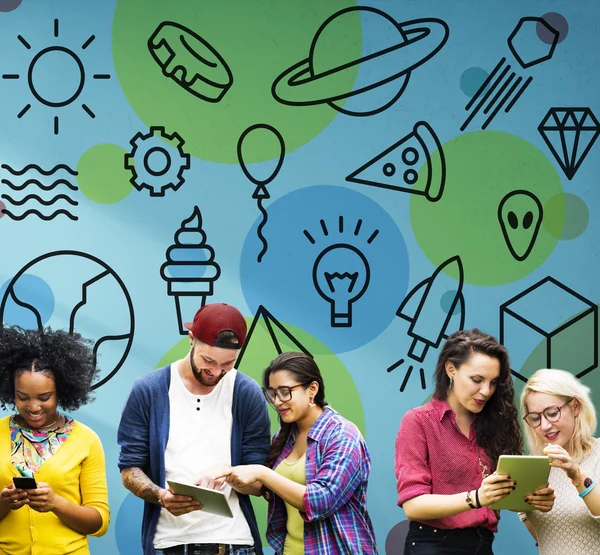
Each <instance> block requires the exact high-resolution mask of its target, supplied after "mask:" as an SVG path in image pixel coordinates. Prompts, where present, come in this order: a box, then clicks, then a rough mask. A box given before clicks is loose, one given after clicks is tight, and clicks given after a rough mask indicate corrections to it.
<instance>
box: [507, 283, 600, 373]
mask: <svg viewBox="0 0 600 555" xmlns="http://www.w3.org/2000/svg"><path fill="white" fill-rule="evenodd" d="M500 343H502V344H503V345H504V346H505V347H506V348H507V349H508V352H509V355H510V359H511V371H512V373H513V375H514V376H516V377H517V378H519V379H521V380H523V381H527V380H528V379H529V378H530V377H531V375H532V374H533V373H534V372H535V371H536V370H539V369H540V368H558V369H561V370H567V371H569V372H572V373H573V374H574V375H575V376H576V377H577V378H580V377H581V376H584V375H585V374H587V373H588V372H591V371H592V370H594V368H596V367H597V366H598V306H597V305H596V304H594V303H592V302H591V301H590V300H588V299H586V298H585V297H583V296H582V295H580V294H579V293H576V292H575V291H573V290H572V289H569V288H568V287H567V286H566V285H564V284H562V283H560V282H559V281H557V280H556V279H554V278H552V277H550V276H548V277H546V278H544V279H543V280H541V281H539V282H538V283H536V284H534V285H532V286H531V287H529V288H528V289H525V290H524V291H522V292H521V293H519V294H518V295H516V296H515V297H513V298H512V299H510V300H508V301H506V302H505V303H504V304H502V305H501V306H500Z"/></svg>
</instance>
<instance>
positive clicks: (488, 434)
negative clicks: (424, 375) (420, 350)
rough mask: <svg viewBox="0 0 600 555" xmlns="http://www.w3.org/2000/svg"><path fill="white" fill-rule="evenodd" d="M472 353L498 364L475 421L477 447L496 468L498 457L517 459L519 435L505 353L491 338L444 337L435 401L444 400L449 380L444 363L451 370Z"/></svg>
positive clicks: (473, 334)
mask: <svg viewBox="0 0 600 555" xmlns="http://www.w3.org/2000/svg"><path fill="white" fill-rule="evenodd" d="M473 353H481V354H484V355H487V356H489V357H492V358H495V359H497V360H498V362H499V363H500V375H499V376H498V385H497V387H496V391H494V394H493V395H492V396H491V397H490V399H489V400H488V402H487V403H486V404H485V406H484V407H483V409H482V411H481V412H480V413H479V415H478V416H477V419H476V420H475V432H476V438H477V444H478V445H479V446H480V447H481V448H482V449H483V450H484V451H485V452H486V454H487V456H488V457H489V458H490V459H491V460H492V461H493V462H494V464H497V462H498V457H499V456H500V455H521V454H522V453H523V435H522V433H521V426H520V425H519V421H518V411H517V407H516V406H515V391H514V388H513V381H512V377H511V375H510V362H509V359H508V351H507V350H506V348H505V347H504V345H501V344H500V343H498V341H497V340H496V338H495V337H492V336H491V335H488V334H487V333H484V332H482V331H480V330H478V329H476V328H474V329H471V330H466V331H457V332H456V333H453V334H452V335H450V336H449V337H448V339H447V340H446V343H445V344H444V347H443V348H442V351H441V353H440V356H439V358H438V362H437V366H436V368H435V392H434V394H433V396H434V397H435V398H436V399H446V398H447V396H448V389H449V387H450V378H449V377H448V374H447V373H446V362H451V363H452V364H454V367H455V368H457V369H458V368H460V366H461V365H462V364H463V363H465V362H466V361H467V360H468V359H469V357H470V356H471V355H472V354H473Z"/></svg>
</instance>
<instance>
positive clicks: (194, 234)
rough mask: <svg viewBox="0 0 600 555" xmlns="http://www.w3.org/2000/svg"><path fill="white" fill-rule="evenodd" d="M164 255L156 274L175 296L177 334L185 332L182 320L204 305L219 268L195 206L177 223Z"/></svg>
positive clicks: (217, 276) (168, 291) (198, 210)
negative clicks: (178, 224) (170, 243)
mask: <svg viewBox="0 0 600 555" xmlns="http://www.w3.org/2000/svg"><path fill="white" fill-rule="evenodd" d="M166 257H167V260H166V262H165V263H164V264H163V265H162V266H161V267H160V275H161V276H162V278H163V279H164V280H165V281H166V282H167V294H168V295H170V296H171V297H174V298H175V308H176V310H177V322H178V324H179V333H181V335H187V333H188V330H187V329H186V328H185V327H184V325H183V324H184V322H185V321H187V320H189V319H190V317H191V315H193V314H194V313H195V312H196V311H197V310H198V309H199V308H200V307H201V306H204V305H205V303H206V297H208V296H209V295H212V294H213V286H214V282H215V281H216V280H217V279H218V278H219V276H220V275H221V268H220V266H219V265H218V264H217V263H216V262H215V260H214V258H215V251H214V249H213V248H212V247H211V246H210V245H207V244H206V233H204V231H203V229H202V215H201V214H200V209H199V208H198V207H197V206H196V207H194V211H193V213H192V215H191V216H190V217H189V218H187V219H185V220H183V222H181V227H180V228H179V229H178V230H177V232H176V233H175V243H174V244H173V245H171V246H170V247H169V248H168V249H167V253H166Z"/></svg>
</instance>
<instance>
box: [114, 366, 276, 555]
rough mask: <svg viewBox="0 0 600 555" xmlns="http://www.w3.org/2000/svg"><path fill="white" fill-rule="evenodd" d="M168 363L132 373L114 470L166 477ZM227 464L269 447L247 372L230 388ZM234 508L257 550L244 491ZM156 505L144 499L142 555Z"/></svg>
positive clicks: (248, 460)
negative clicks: (134, 469)
mask: <svg viewBox="0 0 600 555" xmlns="http://www.w3.org/2000/svg"><path fill="white" fill-rule="evenodd" d="M170 383H171V365H169V366H165V367H164V368H161V369H160V370H156V371H155V372H151V373H149V374H146V375H145V376H142V377H141V378H138V379H137V380H136V381H135V383H134V384H133V387H132V389H131V392H130V394H129V398H128V399H127V401H126V403H125V408H124V409H123V414H122V416H121V422H120V423H119V429H118V432H117V442H118V443H119V445H120V446H121V452H120V454H119V470H123V469H124V468H132V467H138V468H141V469H142V470H144V472H145V473H146V474H147V475H148V476H149V478H150V479H151V480H152V481H153V482H154V483H155V484H164V483H165V479H166V470H165V450H166V448H167V441H168V439H169V422H170V412H169V385H170ZM232 415H233V426H232V431H231V464H232V465H233V466H237V465H240V464H263V462H264V460H265V458H266V457H267V454H268V452H269V448H270V445H271V440H270V422H269V414H268V412H267V405H266V403H265V400H264V397H263V395H262V391H261V389H260V387H259V385H258V384H257V383H256V382H255V381H254V380H253V379H252V378H249V377H248V376H245V375H244V374H242V373H240V372H238V373H237V376H236V379H235V385H234V388H233V407H232ZM239 499H240V507H241V509H242V512H243V513H244V516H245V517H246V520H247V522H248V525H249V526H250V531H251V532H252V537H253V538H254V546H255V549H256V553H257V555H262V553H263V552H262V544H261V540H260V534H259V531H258V525H257V523H256V517H255V516H254V510H253V508H252V504H251V502H250V498H249V497H248V496H247V495H239ZM159 514H160V507H159V506H158V505H155V504H153V503H147V502H145V503H144V517H143V520H142V547H143V550H144V555H154V553H155V550H154V545H153V543H152V541H153V539H154V532H155V531H156V524H157V522H158V516H159Z"/></svg>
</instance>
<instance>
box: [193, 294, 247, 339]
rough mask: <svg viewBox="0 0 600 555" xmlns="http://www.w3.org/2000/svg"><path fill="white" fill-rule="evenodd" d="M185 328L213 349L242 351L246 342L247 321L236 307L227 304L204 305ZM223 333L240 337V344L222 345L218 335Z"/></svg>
mask: <svg viewBox="0 0 600 555" xmlns="http://www.w3.org/2000/svg"><path fill="white" fill-rule="evenodd" d="M184 325H185V327H186V328H187V329H188V330H190V331H191V332H192V335H193V336H194V337H195V338H196V339H199V340H200V341H202V342H203V343H206V344H207V345H210V346H212V347H220V348H222V349H241V348H242V346H243V345H244V341H246V331H247V329H248V328H247V327H246V320H244V317H243V316H242V313H241V312H240V311H239V310H238V309H237V308H235V307H233V306H231V305H229V304H225V303H214V304H207V305H204V306H203V307H202V308H200V309H199V310H198V312H196V315H195V316H194V321H193V322H187V323H186V324H184ZM222 331H232V332H233V333H235V334H236V335H237V337H238V341H239V343H237V344H232V343H221V342H219V341H217V335H219V334H220V333H221V332H222Z"/></svg>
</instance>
